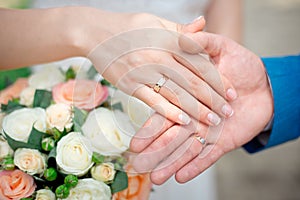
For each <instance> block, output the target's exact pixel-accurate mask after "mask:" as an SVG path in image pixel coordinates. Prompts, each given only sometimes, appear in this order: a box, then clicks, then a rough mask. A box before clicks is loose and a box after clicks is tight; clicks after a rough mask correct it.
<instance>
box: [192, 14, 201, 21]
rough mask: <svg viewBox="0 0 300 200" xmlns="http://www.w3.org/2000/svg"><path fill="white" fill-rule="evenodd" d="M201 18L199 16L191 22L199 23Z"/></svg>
mask: <svg viewBox="0 0 300 200" xmlns="http://www.w3.org/2000/svg"><path fill="white" fill-rule="evenodd" d="M202 18H203V16H202V15H201V16H199V17H197V18H196V19H194V21H193V22H196V21H200V20H201V19H202Z"/></svg>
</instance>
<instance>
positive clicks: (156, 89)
mask: <svg viewBox="0 0 300 200" xmlns="http://www.w3.org/2000/svg"><path fill="white" fill-rule="evenodd" d="M166 81H167V79H166V78H165V77H161V78H160V79H159V80H158V82H157V83H156V84H155V86H154V87H153V90H154V91H155V92H156V93H159V91H160V88H161V87H162V86H163V85H164V84H165V83H166Z"/></svg>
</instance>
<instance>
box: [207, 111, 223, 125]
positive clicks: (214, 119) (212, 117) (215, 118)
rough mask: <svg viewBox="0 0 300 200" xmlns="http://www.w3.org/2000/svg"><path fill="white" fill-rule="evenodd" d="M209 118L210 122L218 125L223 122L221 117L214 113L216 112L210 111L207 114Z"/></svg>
mask: <svg viewBox="0 0 300 200" xmlns="http://www.w3.org/2000/svg"><path fill="white" fill-rule="evenodd" d="M207 119H208V121H209V122H210V123H212V124H213V125H215V126H218V125H219V124H220V122H221V118H220V117H219V116H218V115H216V114H214V113H209V114H208V115H207Z"/></svg>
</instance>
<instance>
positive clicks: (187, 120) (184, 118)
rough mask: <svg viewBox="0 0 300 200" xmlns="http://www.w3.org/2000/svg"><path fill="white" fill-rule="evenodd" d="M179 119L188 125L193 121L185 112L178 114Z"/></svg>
mask: <svg viewBox="0 0 300 200" xmlns="http://www.w3.org/2000/svg"><path fill="white" fill-rule="evenodd" d="M178 119H179V121H180V122H182V123H183V124H186V125H188V124H189V123H190V122H191V118H190V117H189V116H188V115H187V114H185V113H183V114H180V115H178Z"/></svg>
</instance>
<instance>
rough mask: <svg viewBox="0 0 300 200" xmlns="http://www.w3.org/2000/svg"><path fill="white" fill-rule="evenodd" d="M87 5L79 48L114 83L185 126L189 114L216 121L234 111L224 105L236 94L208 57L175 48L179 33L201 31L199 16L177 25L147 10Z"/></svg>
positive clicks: (203, 23)
mask: <svg viewBox="0 0 300 200" xmlns="http://www.w3.org/2000/svg"><path fill="white" fill-rule="evenodd" d="M86 9H87V10H88V12H87V14H85V15H81V16H82V18H83V22H81V23H80V24H83V25H82V26H83V27H84V28H83V29H82V28H81V29H80V30H84V31H82V32H78V33H79V34H78V35H77V37H78V36H80V37H79V38H83V39H84V40H82V41H84V42H82V44H84V45H82V47H84V48H82V50H83V52H84V53H85V54H86V55H87V56H88V57H89V58H90V60H91V61H92V62H93V64H94V66H95V67H96V69H97V70H98V71H99V72H100V73H101V74H102V75H103V77H104V78H105V79H107V80H108V81H110V82H111V83H112V84H113V85H115V86H116V87H118V88H119V89H121V90H123V91H124V92H126V93H127V94H129V95H132V96H135V97H137V98H139V99H141V100H142V101H144V102H145V103H146V104H148V105H149V106H151V107H152V108H153V109H154V110H156V111H157V112H158V113H160V114H161V115H163V116H165V117H166V118H168V119H170V120H171V121H174V122H177V123H179V124H189V122H190V120H191V118H190V117H189V116H191V117H193V118H195V119H196V120H198V121H201V122H203V123H205V124H207V125H218V124H219V123H220V122H221V117H230V116H231V115H232V114H233V110H232V109H231V107H230V105H229V104H228V103H227V101H228V100H229V101H230V100H233V99H235V98H236V96H237V95H236V93H235V90H234V89H233V87H232V85H231V84H230V83H229V82H228V81H227V80H226V78H224V77H223V76H222V75H221V74H220V73H219V72H218V71H217V70H216V69H215V68H214V67H211V64H210V62H207V58H205V57H204V56H201V55H196V56H190V55H188V54H187V53H184V52H183V51H181V50H180V48H179V46H178V37H179V36H180V34H181V33H184V32H197V31H201V30H202V29H203V27H204V25H205V21H204V19H203V18H199V19H197V20H195V21H194V22H193V23H191V24H188V25H180V24H176V23H172V22H170V21H167V20H165V19H161V18H158V17H156V16H153V15H150V14H144V13H142V14H122V13H111V12H103V11H100V10H97V9H91V8H86ZM77 23H78V22H77ZM207 82H209V83H211V84H210V85H209V84H207ZM157 83H158V84H159V85H160V86H156V91H154V87H155V85H156V84H157Z"/></svg>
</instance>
